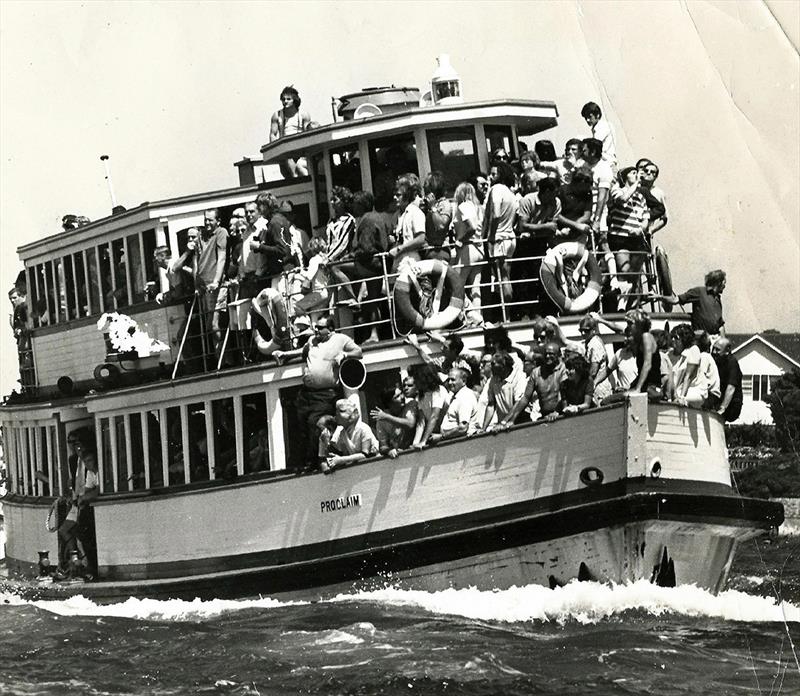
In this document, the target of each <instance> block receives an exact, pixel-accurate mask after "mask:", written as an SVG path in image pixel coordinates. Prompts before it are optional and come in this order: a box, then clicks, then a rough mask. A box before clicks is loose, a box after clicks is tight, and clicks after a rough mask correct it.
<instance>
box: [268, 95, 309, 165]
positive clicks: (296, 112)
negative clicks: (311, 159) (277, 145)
mask: <svg viewBox="0 0 800 696" xmlns="http://www.w3.org/2000/svg"><path fill="white" fill-rule="evenodd" d="M280 99H281V105H282V106H281V108H280V109H278V110H277V111H276V112H275V113H274V114H272V120H271V122H270V127H269V141H270V142H273V141H274V140H278V138H285V137H287V136H289V135H295V134H296V133H302V132H303V131H304V130H306V129H307V128H308V127H309V125H310V124H311V117H310V116H309V115H308V112H307V111H301V110H300V95H299V94H298V92H297V90H296V89H295V88H294V87H292V86H291V85H289V86H288V87H284V88H283V91H282V92H281V97H280ZM280 168H281V174H283V177H284V178H285V179H294V178H296V177H299V176H308V164H307V163H306V159H305V157H300V158H299V159H297V160H294V159H287V160H284V161H283V162H281V164H280Z"/></svg>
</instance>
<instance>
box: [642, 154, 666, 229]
mask: <svg viewBox="0 0 800 696" xmlns="http://www.w3.org/2000/svg"><path fill="white" fill-rule="evenodd" d="M636 170H637V171H638V172H639V189H640V190H641V192H642V193H643V194H644V198H645V200H646V201H647V208H648V211H649V214H650V223H649V225H648V227H647V233H648V234H649V235H651V236H652V235H654V234H655V233H656V232H658V231H659V230H661V229H663V228H664V227H666V225H667V219H668V216H667V201H666V197H665V195H664V191H663V190H661V189H660V188H659V187H658V186H656V185H655V182H656V179H658V173H659V169H658V165H657V164H656V163H655V162H653V161H652V160H649V159H647V158H642V159H640V160H639V161H638V162H637V163H636Z"/></svg>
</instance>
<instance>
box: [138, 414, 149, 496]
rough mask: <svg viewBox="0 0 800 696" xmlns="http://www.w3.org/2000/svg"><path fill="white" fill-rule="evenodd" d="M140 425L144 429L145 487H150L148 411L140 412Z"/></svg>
mask: <svg viewBox="0 0 800 696" xmlns="http://www.w3.org/2000/svg"><path fill="white" fill-rule="evenodd" d="M139 426H140V429H141V431H142V458H143V459H144V487H145V489H149V488H150V427H149V426H150V419H149V416H148V412H147V411H144V412H142V413H140V414H139Z"/></svg>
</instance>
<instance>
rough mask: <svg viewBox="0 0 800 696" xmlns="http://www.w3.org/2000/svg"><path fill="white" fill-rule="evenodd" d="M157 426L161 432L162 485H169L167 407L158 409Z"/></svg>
mask: <svg viewBox="0 0 800 696" xmlns="http://www.w3.org/2000/svg"><path fill="white" fill-rule="evenodd" d="M158 427H159V432H160V434H161V476H162V477H163V481H164V485H165V486H168V485H169V441H168V439H167V409H165V408H160V409H158Z"/></svg>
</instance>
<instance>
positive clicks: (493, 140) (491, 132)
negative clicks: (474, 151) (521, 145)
mask: <svg viewBox="0 0 800 696" xmlns="http://www.w3.org/2000/svg"><path fill="white" fill-rule="evenodd" d="M483 132H484V133H485V134H486V149H487V151H488V152H489V160H490V162H489V164H490V165H491V159H492V153H493V152H494V151H495V150H498V149H500V148H502V149H503V150H505V151H506V153H507V154H508V157H509V159H516V156H517V155H516V153H515V152H514V138H513V137H512V135H511V126H489V125H486V126H484V127H483Z"/></svg>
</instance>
